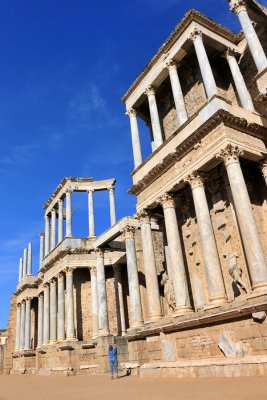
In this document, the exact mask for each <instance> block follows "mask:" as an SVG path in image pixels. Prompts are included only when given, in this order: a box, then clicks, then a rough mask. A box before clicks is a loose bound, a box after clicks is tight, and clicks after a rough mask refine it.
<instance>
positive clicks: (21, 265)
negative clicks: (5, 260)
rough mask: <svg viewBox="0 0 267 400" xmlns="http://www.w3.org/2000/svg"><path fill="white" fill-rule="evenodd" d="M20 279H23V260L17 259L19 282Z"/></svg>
mask: <svg viewBox="0 0 267 400" xmlns="http://www.w3.org/2000/svg"><path fill="white" fill-rule="evenodd" d="M22 278H23V260H22V258H21V257H20V259H19V282H21V281H22Z"/></svg>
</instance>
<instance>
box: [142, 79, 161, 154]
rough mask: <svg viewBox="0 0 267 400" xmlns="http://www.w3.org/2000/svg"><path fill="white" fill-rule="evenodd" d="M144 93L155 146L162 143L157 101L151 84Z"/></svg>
mask: <svg viewBox="0 0 267 400" xmlns="http://www.w3.org/2000/svg"><path fill="white" fill-rule="evenodd" d="M145 94H146V95H147V98H148V105H149V112H150V118H151V125H152V131H153V136H154V141H155V147H156V148H157V147H159V146H160V145H161V144H162V143H163V137H162V131H161V126H160V120H159V113H158V107H157V101H156V96H155V90H154V88H153V87H152V86H149V87H148V88H147V89H146V91H145Z"/></svg>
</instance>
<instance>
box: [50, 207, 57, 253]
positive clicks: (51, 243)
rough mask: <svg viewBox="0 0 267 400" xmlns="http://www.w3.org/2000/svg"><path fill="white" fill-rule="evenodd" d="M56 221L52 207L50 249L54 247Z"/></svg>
mask: <svg viewBox="0 0 267 400" xmlns="http://www.w3.org/2000/svg"><path fill="white" fill-rule="evenodd" d="M56 223H57V215H56V210H55V209H54V208H53V209H52V211H51V240H50V250H51V251H52V250H53V249H54V248H55V247H56Z"/></svg>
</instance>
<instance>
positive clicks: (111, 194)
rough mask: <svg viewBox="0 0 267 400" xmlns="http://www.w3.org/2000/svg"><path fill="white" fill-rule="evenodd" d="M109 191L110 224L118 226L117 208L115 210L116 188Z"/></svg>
mask: <svg viewBox="0 0 267 400" xmlns="http://www.w3.org/2000/svg"><path fill="white" fill-rule="evenodd" d="M108 191H109V209H110V224H111V226H112V225H115V224H116V220H117V218H116V208H115V196H114V187H111V188H109V189H108Z"/></svg>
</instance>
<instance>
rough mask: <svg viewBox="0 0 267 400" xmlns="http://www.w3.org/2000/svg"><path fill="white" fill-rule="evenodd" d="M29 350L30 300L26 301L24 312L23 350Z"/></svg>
mask: <svg viewBox="0 0 267 400" xmlns="http://www.w3.org/2000/svg"><path fill="white" fill-rule="evenodd" d="M30 348H31V298H27V299H26V310H25V346H24V349H25V350H30Z"/></svg>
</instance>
